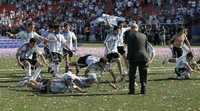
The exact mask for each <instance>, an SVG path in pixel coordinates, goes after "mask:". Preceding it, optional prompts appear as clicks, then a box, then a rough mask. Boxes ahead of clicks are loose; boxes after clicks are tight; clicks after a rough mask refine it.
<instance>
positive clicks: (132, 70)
mask: <svg viewBox="0 0 200 111" xmlns="http://www.w3.org/2000/svg"><path fill="white" fill-rule="evenodd" d="M137 67H138V68H139V76H140V83H141V88H145V86H146V84H147V68H148V66H147V65H146V62H135V61H129V92H135V79H136V71H137Z"/></svg>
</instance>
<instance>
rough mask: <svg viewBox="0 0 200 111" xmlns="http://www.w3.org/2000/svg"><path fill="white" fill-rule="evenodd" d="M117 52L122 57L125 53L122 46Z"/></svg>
mask: <svg viewBox="0 0 200 111" xmlns="http://www.w3.org/2000/svg"><path fill="white" fill-rule="evenodd" d="M117 51H118V52H119V53H120V54H121V55H124V54H125V53H126V51H125V49H124V46H118V47H117Z"/></svg>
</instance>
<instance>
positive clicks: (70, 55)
mask: <svg viewBox="0 0 200 111" xmlns="http://www.w3.org/2000/svg"><path fill="white" fill-rule="evenodd" d="M63 55H64V56H66V55H69V57H72V56H73V52H72V51H69V50H67V49H65V48H63Z"/></svg>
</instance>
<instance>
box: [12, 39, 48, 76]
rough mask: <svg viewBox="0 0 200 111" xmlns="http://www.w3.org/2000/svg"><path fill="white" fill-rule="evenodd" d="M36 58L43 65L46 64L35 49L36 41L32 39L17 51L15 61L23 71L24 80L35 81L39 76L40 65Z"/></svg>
mask: <svg viewBox="0 0 200 111" xmlns="http://www.w3.org/2000/svg"><path fill="white" fill-rule="evenodd" d="M38 58H41V59H42V61H43V63H45V64H46V60H45V58H44V56H43V55H42V54H41V53H40V52H39V50H38V48H37V47H36V40H35V39H34V38H31V39H30V41H29V43H25V44H24V45H22V46H21V47H20V48H19V49H18V50H17V54H16V59H17V62H18V64H19V66H21V67H22V68H23V69H24V71H25V76H26V77H25V78H27V79H30V80H36V79H37V77H38V76H39V74H40V72H41V67H42V63H41V61H39V60H38Z"/></svg>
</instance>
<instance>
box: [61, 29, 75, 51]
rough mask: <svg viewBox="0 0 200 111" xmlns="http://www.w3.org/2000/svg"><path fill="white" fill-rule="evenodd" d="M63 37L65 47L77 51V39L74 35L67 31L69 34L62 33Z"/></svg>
mask: <svg viewBox="0 0 200 111" xmlns="http://www.w3.org/2000/svg"><path fill="white" fill-rule="evenodd" d="M63 35H64V38H65V40H66V43H67V46H68V47H69V48H70V49H71V50H73V49H77V37H76V35H75V33H74V32H71V31H69V32H64V33H63ZM73 41H74V42H73ZM73 43H75V44H73Z"/></svg>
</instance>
